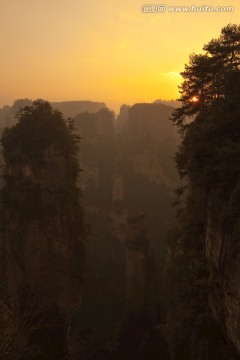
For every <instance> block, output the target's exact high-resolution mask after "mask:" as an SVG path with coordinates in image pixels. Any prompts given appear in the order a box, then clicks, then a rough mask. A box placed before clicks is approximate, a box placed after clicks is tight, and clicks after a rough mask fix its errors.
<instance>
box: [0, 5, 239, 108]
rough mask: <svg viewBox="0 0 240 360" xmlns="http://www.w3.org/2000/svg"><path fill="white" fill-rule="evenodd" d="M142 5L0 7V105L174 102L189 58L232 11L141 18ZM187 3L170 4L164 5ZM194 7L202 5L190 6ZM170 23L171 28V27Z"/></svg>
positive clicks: (231, 16)
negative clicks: (27, 100) (41, 101)
mask: <svg viewBox="0 0 240 360" xmlns="http://www.w3.org/2000/svg"><path fill="white" fill-rule="evenodd" d="M142 4H143V3H142V1H139V0H134V1H133V2H131V3H130V4H129V2H128V1H127V0H122V1H121V3H120V1H117V0H114V1H112V2H111V4H109V2H108V1H107V0H102V1H100V0H94V1H92V2H91V3H87V2H81V1H77V0H69V1H68V2H65V1H63V0H60V1H56V0H53V1H51V2H50V3H49V2H48V1H46V0H43V1H41V2H32V1H30V0H23V1H21V2H19V1H17V0H11V1H9V2H4V3H2V4H1V13H0V20H1V21H0V24H1V25H0V26H1V46H2V55H1V60H0V65H1V66H0V69H1V70H0V75H1V82H2V91H1V92H0V106H3V105H5V104H11V103H12V102H13V101H14V100H16V99H19V98H30V99H38V98H43V99H47V100H49V101H51V102H54V101H70V100H78V99H89V100H91V101H103V102H105V103H106V104H107V106H108V107H109V108H111V109H113V110H114V111H115V112H118V111H119V107H120V105H121V104H130V105H131V104H134V103H139V102H153V101H155V99H159V98H164V99H167V100H171V99H176V98H178V87H177V86H178V85H179V84H180V83H181V81H182V79H181V76H180V75H179V72H181V71H183V69H184V64H185V63H188V60H189V55H190V54H191V53H193V52H195V53H198V52H201V50H202V46H203V44H204V43H206V42H208V41H210V39H211V38H214V37H217V36H218V35H219V33H220V30H221V28H222V27H223V26H226V25H227V24H228V23H237V22H238V20H239V19H238V12H239V6H240V5H239V3H238V2H237V1H236V0H232V1H231V3H229V4H222V3H219V2H218V1H217V0H211V1H209V3H208V5H212V6H219V5H229V6H234V12H230V13H228V12H222V13H216V12H215V13H213V12H210V13H209V12H201V13H199V12H189V13H186V12H176V13H170V12H169V11H166V12H165V13H156V14H153V13H144V12H142ZM170 5H172V6H182V5H187V6H189V5H191V4H190V2H189V1H188V0H183V1H181V3H179V2H178V1H177V0H172V1H171V2H169V3H166V6H170ZM196 5H202V4H197V3H196ZM173 25H174V26H173Z"/></svg>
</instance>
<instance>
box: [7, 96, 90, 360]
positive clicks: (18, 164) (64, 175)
mask: <svg viewBox="0 0 240 360" xmlns="http://www.w3.org/2000/svg"><path fill="white" fill-rule="evenodd" d="M23 133H24V134H25V136H23ZM75 145H76V144H75ZM75 145H74V140H73V138H72V135H71V132H70V130H68V128H67V126H66V125H65V123H64V120H63V118H62V116H61V115H60V114H59V113H58V112H54V111H53V110H52V108H51V107H50V105H49V104H48V103H45V102H42V101H39V102H34V103H33V105H32V106H31V107H30V108H28V109H26V110H23V111H22V112H21V113H20V118H19V122H18V123H17V125H16V126H14V127H13V128H11V129H10V130H7V131H5V132H4V134H3V150H4V158H5V162H6V168H5V179H6V181H5V187H4V189H3V210H4V226H5V231H4V243H5V258H6V259H7V271H6V273H7V286H8V294H9V298H10V299H11V307H12V312H13V314H18V313H19V314H25V318H26V322H28V321H30V322H33V324H31V325H34V326H33V329H34V330H33V331H32V332H31V333H30V334H29V338H28V341H29V343H30V344H35V346H36V347H37V351H39V353H38V352H37V357H36V358H37V359H45V356H47V358H49V359H60V358H62V359H65V358H67V356H68V355H69V351H70V338H69V334H70V328H71V324H72V320H73V318H74V315H75V313H76V311H77V310H78V309H79V307H80V305H81V296H82V282H83V262H84V237H85V230H84V223H83V213H82V209H81V207H80V205H79V198H78V189H77V186H76V179H77V174H78V164H77V160H76V159H75V150H74V149H75ZM33 304H35V305H34V307H33V310H34V314H31V316H30V315H29V312H28V311H29V309H30V308H31V307H32V305H33ZM32 316H34V318H32ZM15 326H21V324H15ZM19 331H21V330H20V329H19ZM24 358H26V357H24Z"/></svg>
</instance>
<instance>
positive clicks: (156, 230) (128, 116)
mask: <svg viewBox="0 0 240 360" xmlns="http://www.w3.org/2000/svg"><path fill="white" fill-rule="evenodd" d="M171 112H172V108H170V107H169V106H166V105H163V104H136V105H134V106H132V107H131V108H129V107H128V106H124V107H123V108H122V111H121V114H120V116H119V118H118V119H116V120H115V122H114V119H113V115H112V113H111V112H110V111H109V110H107V109H102V110H101V111H99V112H97V113H95V114H89V113H83V114H79V115H78V116H77V117H76V118H75V124H76V127H77V130H78V133H79V135H80V136H81V138H82V139H81V153H80V167H81V168H82V169H83V172H82V177H81V182H80V186H81V188H82V189H83V204H84V208H85V209H86V215H87V222H88V223H90V224H91V226H92V232H93V239H92V240H91V241H90V244H89V257H90V258H92V259H94V260H91V261H90V263H92V264H93V267H94V268H95V267H96V268H95V270H93V269H91V270H90V269H89V272H91V273H96V274H97V277H98V280H96V281H98V282H99V281H102V283H101V285H100V286H99V289H100V290H99V291H100V292H101V295H100V294H99V296H100V297H101V298H104V296H106V297H107V298H108V299H111V296H112V297H115V295H116V294H118V298H119V300H120V299H122V298H123V296H125V294H126V293H125V286H126V283H125V281H126V277H124V276H123V277H122V276H121V277H119V275H118V274H124V273H125V271H127V272H128V269H130V268H133V267H134V265H133V264H132V265H131V264H130V262H131V261H130V260H131V259H132V260H133V262H134V261H135V260H134V259H133V257H132V255H133V254H130V253H128V260H126V258H125V255H126V253H125V245H124V244H125V240H126V236H128V237H129V235H127V234H126V231H128V230H126V229H127V228H128V229H129V226H128V225H127V219H128V218H129V217H130V218H135V217H136V216H137V215H138V214H139V213H145V214H146V220H145V222H146V227H147V229H148V230H147V238H149V240H150V242H151V245H150V247H151V248H152V249H153V251H154V253H155V260H156V262H157V263H158V264H160V263H161V261H162V259H163V258H164V251H165V236H166V232H167V229H168V228H169V225H170V222H171V221H172V219H173V211H172V209H171V201H172V198H173V190H174V188H175V187H176V184H177V174H176V170H175V166H174V162H173V159H172V156H173V154H174V152H175V150H176V147H177V142H178V137H177V134H176V129H175V128H173V127H172V126H171V124H170V121H169V116H170V115H171ZM120 123H121V124H120ZM139 256H140V255H139ZM144 256H145V255H144ZM113 259H114V267H113V265H111V266H110V263H111V262H112V260H113ZM126 261H127V263H128V265H127V266H125V265H126V264H125V262H126ZM143 261H145V260H143ZM147 261H148V260H147V258H146V262H147ZM98 263H99V264H103V263H104V264H105V265H104V266H102V267H103V268H111V267H112V269H113V268H114V271H111V276H112V278H113V280H112V281H111V284H112V285H111V286H112V288H111V289H110V288H109V286H107V284H105V285H104V281H105V280H106V279H107V275H106V273H104V272H103V273H101V270H100V269H99V268H98V266H97V264H98ZM126 269H127V270H126ZM158 271H159V269H158ZM125 275H126V274H125ZM139 278H140V277H139ZM99 279H100V280H99ZM93 282H94V281H93ZM86 286H88V285H87V284H86ZM105 286H106V293H105V295H103V294H104V292H105V290H104V289H105ZM109 289H110V290H109ZM87 292H88V291H87ZM89 292H90V290H89ZM119 293H120V294H121V296H120V294H119ZM86 296H87V295H86ZM128 297H129V296H128Z"/></svg>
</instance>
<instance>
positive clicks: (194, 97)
mask: <svg viewBox="0 0 240 360" xmlns="http://www.w3.org/2000/svg"><path fill="white" fill-rule="evenodd" d="M190 101H191V102H197V101H199V98H198V97H197V96H193V97H192V98H191V99H190Z"/></svg>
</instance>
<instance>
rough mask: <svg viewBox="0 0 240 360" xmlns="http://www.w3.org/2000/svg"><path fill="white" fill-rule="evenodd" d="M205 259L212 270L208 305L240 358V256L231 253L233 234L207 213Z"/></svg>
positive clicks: (236, 252) (237, 252)
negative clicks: (224, 229) (218, 224)
mask: <svg viewBox="0 0 240 360" xmlns="http://www.w3.org/2000/svg"><path fill="white" fill-rule="evenodd" d="M205 241H206V256H207V259H208V261H209V267H210V292H209V306H210V309H211V312H212V315H213V317H214V319H215V320H216V321H217V323H219V325H220V327H221V328H222V330H223V332H224V333H225V334H226V336H227V337H228V338H229V339H230V340H231V341H232V343H233V344H234V346H235V348H236V349H237V351H238V354H239V355H240V336H239V329H240V311H239V300H240V276H239V269H240V262H239V261H240V253H239V250H236V249H235V253H233V251H232V250H231V247H232V246H233V245H232V244H231V242H232V241H231V235H230V234H228V233H226V232H224V231H223V230H222V229H221V227H219V226H216V225H215V224H214V220H213V217H212V214H211V212H209V213H208V221H207V229H206V238H205Z"/></svg>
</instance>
